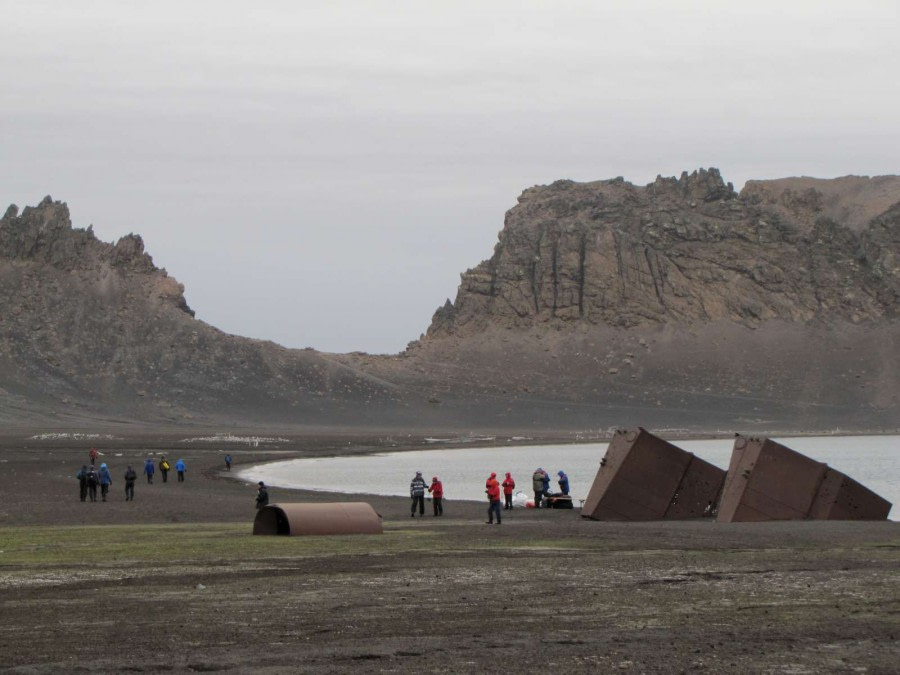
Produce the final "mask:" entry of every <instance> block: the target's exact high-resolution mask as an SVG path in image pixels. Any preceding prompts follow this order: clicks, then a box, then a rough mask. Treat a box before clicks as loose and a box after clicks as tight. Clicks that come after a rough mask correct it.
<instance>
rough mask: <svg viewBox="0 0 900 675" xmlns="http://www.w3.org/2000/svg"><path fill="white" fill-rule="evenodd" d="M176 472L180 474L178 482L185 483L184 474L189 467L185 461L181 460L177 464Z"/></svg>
mask: <svg viewBox="0 0 900 675" xmlns="http://www.w3.org/2000/svg"><path fill="white" fill-rule="evenodd" d="M175 471H176V472H177V473H178V482H179V483H183V482H184V472H185V471H187V467H185V465H184V460H183V459H179V460H178V461H177V462H175Z"/></svg>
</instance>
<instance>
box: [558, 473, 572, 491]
mask: <svg viewBox="0 0 900 675" xmlns="http://www.w3.org/2000/svg"><path fill="white" fill-rule="evenodd" d="M556 475H557V476H559V481H558V482H559V491H560V492H562V493H563V494H564V495H567V494H569V477H568V476H567V475H566V472H565V471H558V472H557V473H556Z"/></svg>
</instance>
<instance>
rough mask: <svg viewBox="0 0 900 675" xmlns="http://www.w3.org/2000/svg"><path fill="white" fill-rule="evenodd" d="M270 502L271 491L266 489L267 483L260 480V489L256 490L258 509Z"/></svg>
mask: <svg viewBox="0 0 900 675" xmlns="http://www.w3.org/2000/svg"><path fill="white" fill-rule="evenodd" d="M268 504H269V491H268V490H267V489H266V484H265V483H263V482H262V481H259V489H258V490H257V491H256V508H257V510H259V509H261V508H262V507H264V506H267V505H268Z"/></svg>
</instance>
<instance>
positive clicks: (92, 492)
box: [87, 466, 100, 502]
mask: <svg viewBox="0 0 900 675" xmlns="http://www.w3.org/2000/svg"><path fill="white" fill-rule="evenodd" d="M99 482H100V479H99V478H98V477H97V472H96V471H95V470H94V467H93V466H91V467H89V468H88V472H87V489H88V496H89V497H90V498H91V501H92V502H95V501H97V484H98V483H99Z"/></svg>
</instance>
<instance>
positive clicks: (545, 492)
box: [543, 471, 550, 498]
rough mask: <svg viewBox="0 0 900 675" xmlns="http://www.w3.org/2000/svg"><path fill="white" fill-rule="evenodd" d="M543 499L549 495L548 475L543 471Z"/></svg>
mask: <svg viewBox="0 0 900 675" xmlns="http://www.w3.org/2000/svg"><path fill="white" fill-rule="evenodd" d="M543 488H544V497H545V498H546V497H547V495H549V494H550V474H549V473H548V472H546V471H544V486H543Z"/></svg>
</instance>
